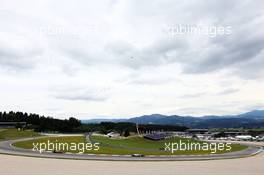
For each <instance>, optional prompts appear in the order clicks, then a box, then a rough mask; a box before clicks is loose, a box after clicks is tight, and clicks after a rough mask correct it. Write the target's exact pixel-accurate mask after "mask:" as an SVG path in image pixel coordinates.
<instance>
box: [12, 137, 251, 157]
mask: <svg viewBox="0 0 264 175" xmlns="http://www.w3.org/2000/svg"><path fill="white" fill-rule="evenodd" d="M91 139H92V143H100V149H99V150H98V151H85V153H93V154H144V155H172V154H171V152H165V151H164V147H165V146H164V144H165V142H166V143H168V142H173V143H175V142H179V141H180V140H181V141H182V142H185V143H187V142H189V143H191V142H193V143H194V142H199V141H196V140H193V139H185V138H179V137H175V138H171V139H167V140H161V141H151V140H146V139H144V138H142V137H136V136H135V137H129V138H124V139H123V138H122V139H110V138H108V137H104V136H92V138H91ZM48 140H49V142H53V143H69V144H70V143H84V142H85V138H84V137H83V136H71V137H52V138H41V139H37V140H31V141H23V142H18V143H15V144H14V146H16V147H21V148H26V149H32V148H33V143H47V142H48ZM201 143H202V142H201ZM246 148H247V147H246V146H242V145H237V144H233V145H232V150H231V151H240V150H243V149H246ZM64 152H73V153H78V151H76V150H70V149H69V150H64ZM225 152H230V151H226V150H224V151H218V152H217V153H225ZM188 154H189V155H190V154H210V151H202V150H196V151H194V150H193V151H190V150H188V151H176V152H174V154H173V155H188Z"/></svg>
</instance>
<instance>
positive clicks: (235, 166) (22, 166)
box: [0, 153, 264, 175]
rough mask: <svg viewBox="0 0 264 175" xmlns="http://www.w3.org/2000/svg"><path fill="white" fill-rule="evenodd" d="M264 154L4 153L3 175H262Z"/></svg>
mask: <svg viewBox="0 0 264 175" xmlns="http://www.w3.org/2000/svg"><path fill="white" fill-rule="evenodd" d="M263 162H264V154H263V153H261V154H258V155H256V156H253V157H247V158H241V159H225V160H208V161H169V162H164V161H162V162H131V161H130V162H127V161H90V160H63V159H46V158H32V157H22V156H10V155H0V169H1V174H3V175H29V174H37V175H89V174H91V175H124V174H125V175H135V174H142V175H176V174H177V175H234V174H236V175H262V174H263V172H264V166H263Z"/></svg>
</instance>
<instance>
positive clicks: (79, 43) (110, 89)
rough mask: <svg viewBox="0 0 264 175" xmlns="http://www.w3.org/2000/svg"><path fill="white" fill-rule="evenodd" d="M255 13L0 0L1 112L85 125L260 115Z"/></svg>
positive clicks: (228, 6) (248, 7) (232, 8)
mask: <svg viewBox="0 0 264 175" xmlns="http://www.w3.org/2000/svg"><path fill="white" fill-rule="evenodd" d="M263 6H264V2H263V1H262V0H256V1H251V0H241V1H238V0H224V1H217V0H213V1H212V0H206V1H187V2H184V1H180V0H177V1H175V0H164V1H159V0H154V1H151V3H150V1H146V0H141V1H139V0H136V1H134V0H125V1H121V0H102V1H99V2H93V3H91V2H87V1H84V0H78V1H71V0H63V1H62V0H59V1H52V0H40V1H38V2H36V1H33V0H26V1H23V2H20V1H16V2H14V1H12V2H10V1H7V0H3V2H1V7H0V21H1V23H0V81H1V82H3V83H2V85H1V87H0V99H1V109H2V110H20V111H28V112H37V113H41V114H46V115H53V116H56V117H66V116H70V115H74V116H76V117H80V118H88V117H90V116H92V117H96V116H101V115H105V116H117V117H129V116H135V115H141V114H149V113H163V114H183V115H189V114H195V115H202V114H209V113H211V114H230V113H237V112H241V111H245V110H248V109H251V108H254V107H255V106H258V107H259V108H262V107H264V101H261V99H264V98H263V97H264V96H263V95H262V94H263V93H262V91H263V88H264V83H263V76H264V70H263V66H264V59H263V56H264V49H263V48H264V32H263V31H264V23H263V21H264V13H263V8H262V7H263ZM180 27H181V28H180ZM201 29H206V30H201ZM230 104H232V105H230Z"/></svg>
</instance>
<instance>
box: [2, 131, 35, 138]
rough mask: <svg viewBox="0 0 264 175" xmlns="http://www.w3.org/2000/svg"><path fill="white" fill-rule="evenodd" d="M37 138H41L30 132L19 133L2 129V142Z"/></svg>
mask: <svg viewBox="0 0 264 175" xmlns="http://www.w3.org/2000/svg"><path fill="white" fill-rule="evenodd" d="M35 136H39V134H38V133H36V132H33V131H30V130H21V131H19V130H17V129H0V140H12V139H19V138H26V137H35Z"/></svg>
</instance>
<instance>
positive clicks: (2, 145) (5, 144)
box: [0, 138, 262, 161]
mask: <svg viewBox="0 0 264 175" xmlns="http://www.w3.org/2000/svg"><path fill="white" fill-rule="evenodd" d="M29 139H30V138H29ZM20 140H28V139H20ZM16 141H18V140H16ZM13 142H15V141H2V142H0V153H2V154H9V155H21V156H31V157H41V158H58V159H80V160H112V161H118V160H120V161H177V160H178V161H185V160H211V159H231V158H241V157H248V156H252V155H256V154H258V153H260V152H262V148H261V147H256V146H250V147H249V148H248V149H246V150H244V151H237V152H231V153H226V154H211V155H177V156H146V157H140V158H137V157H132V156H130V155H123V156H122V155H91V154H58V153H49V152H43V153H39V152H34V151H32V150H28V149H21V148H14V147H12V146H11V144H12V143H13Z"/></svg>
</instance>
